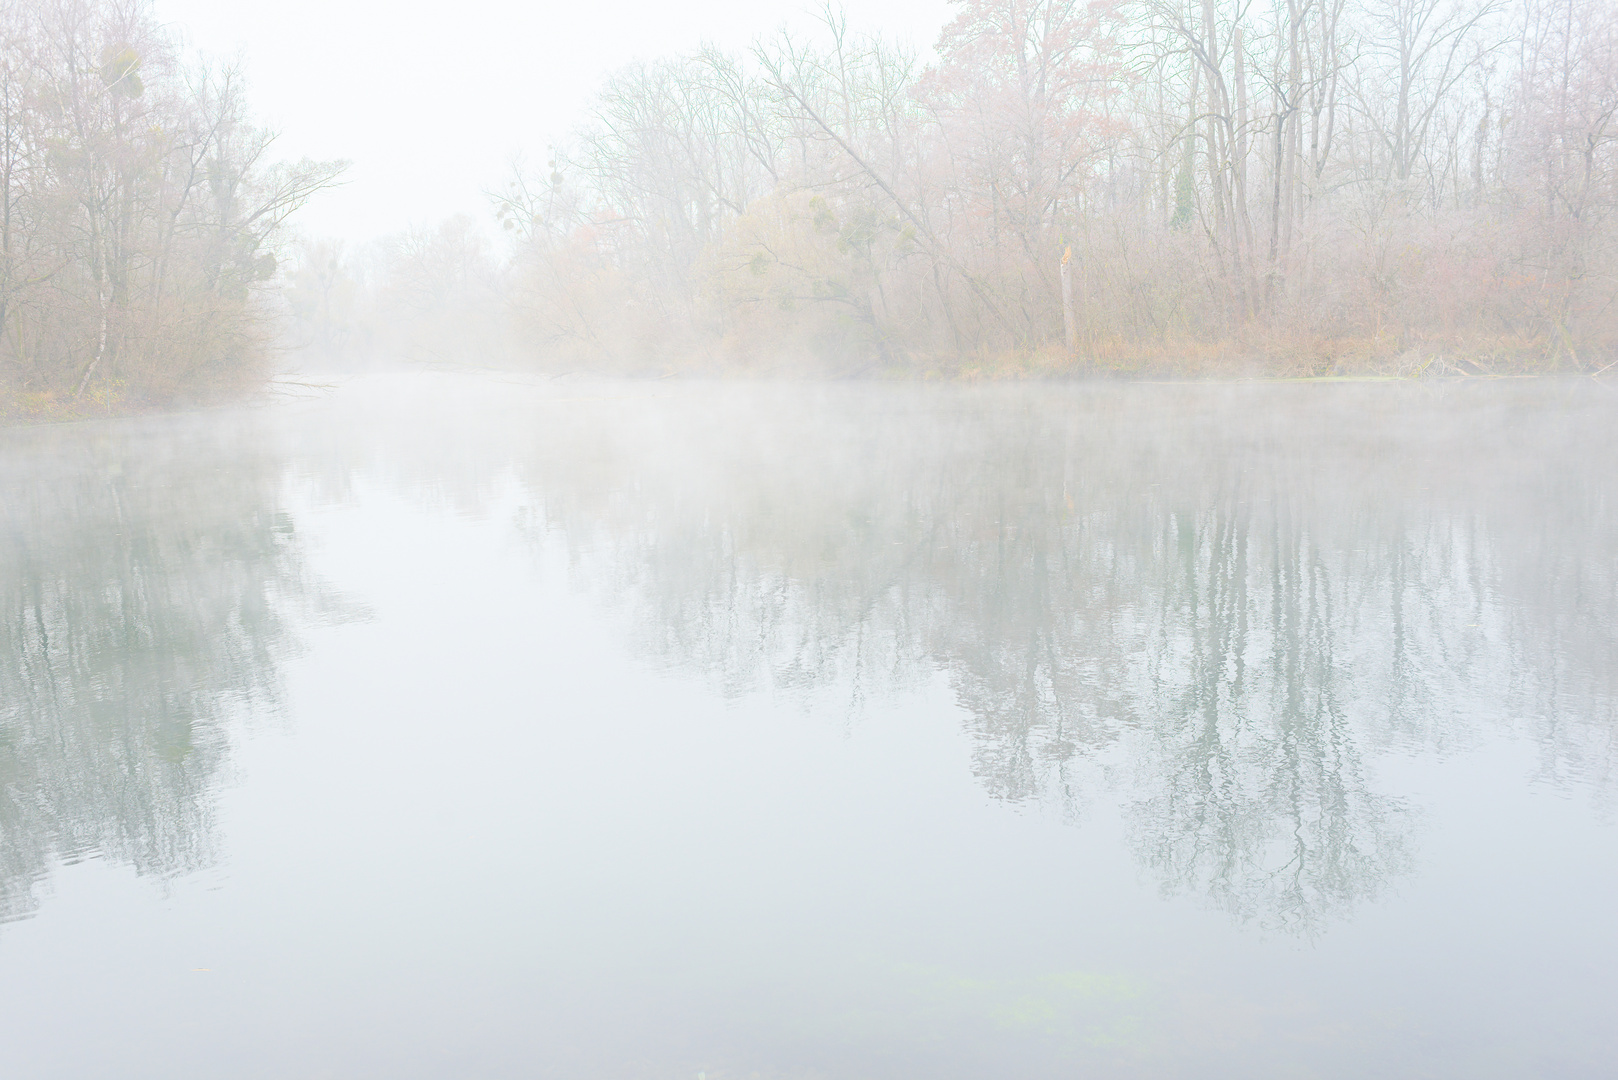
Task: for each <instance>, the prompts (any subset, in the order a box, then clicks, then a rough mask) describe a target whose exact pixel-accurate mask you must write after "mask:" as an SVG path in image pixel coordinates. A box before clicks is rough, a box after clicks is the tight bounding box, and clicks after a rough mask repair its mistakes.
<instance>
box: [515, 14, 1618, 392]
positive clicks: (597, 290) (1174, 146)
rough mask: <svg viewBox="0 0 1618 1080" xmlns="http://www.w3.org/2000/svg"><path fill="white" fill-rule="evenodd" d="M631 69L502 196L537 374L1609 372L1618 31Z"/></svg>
mask: <svg viewBox="0 0 1618 1080" xmlns="http://www.w3.org/2000/svg"><path fill="white" fill-rule="evenodd" d="M825 26H826V32H825V34H824V35H823V36H822V37H821V38H820V40H816V41H809V40H799V39H796V38H794V37H792V36H790V35H782V36H779V37H777V38H776V39H774V40H769V41H764V42H761V43H760V44H759V45H758V46H757V47H756V48H755V49H754V50H753V52H752V54H751V55H749V56H744V57H739V56H727V55H723V54H721V53H719V52H716V51H711V50H710V51H704V52H700V53H697V54H695V55H688V56H678V57H671V58H667V59H662V60H657V61H653V62H648V63H644V64H640V65H636V66H634V67H631V68H629V69H627V70H625V71H622V72H620V73H619V74H617V75H616V76H614V77H613V78H612V79H611V80H610V81H608V83H607V84H606V86H605V87H604V88H603V89H602V91H601V93H600V95H599V98H598V99H597V101H596V104H595V106H594V110H593V113H592V115H591V116H590V118H589V120H588V121H587V122H586V123H585V124H584V125H583V126H582V127H581V128H580V129H579V131H578V133H577V135H576V136H575V137H574V138H573V139H572V140H571V141H570V142H569V143H567V144H566V145H560V146H557V147H555V148H554V150H553V153H552V155H551V156H550V158H549V159H548V160H547V161H546V162H545V164H544V165H543V167H542V168H540V169H538V170H537V171H536V170H528V171H524V172H522V173H521V174H520V175H518V176H517V177H515V178H514V180H513V181H512V182H511V184H510V185H509V187H507V188H506V189H505V190H504V191H503V192H501V193H500V197H499V202H500V206H499V209H500V212H501V217H502V220H503V221H504V222H505V224H506V225H507V227H508V228H510V229H511V230H513V231H514V232H515V233H516V234H517V235H518V236H519V237H520V240H521V254H520V256H519V265H518V267H517V270H516V274H515V280H514V282H513V284H514V287H515V288H516V289H517V298H516V299H517V305H518V309H519V312H520V318H521V325H522V327H523V328H524V332H523V334H522V338H523V340H525V341H526V342H527V344H528V346H529V348H531V349H533V350H535V351H538V352H542V353H555V352H557V351H572V352H575V353H576V354H577V355H578V356H579V357H580V358H581V359H585V358H589V359H597V360H599V359H604V358H605V359H610V360H615V361H616V362H618V363H620V364H624V365H643V364H645V363H646V362H647V358H648V357H650V356H653V355H655V356H658V357H660V358H661V361H662V362H663V363H664V364H667V365H670V366H676V367H677V366H679V365H680V363H681V362H682V359H683V358H685V357H688V356H691V355H697V354H701V353H702V352H703V351H704V350H706V349H709V348H711V347H713V346H717V348H718V351H719V352H720V354H721V355H723V356H725V357H727V358H729V359H730V360H731V361H732V362H735V363H743V364H747V365H752V366H758V365H765V366H768V365H772V364H776V363H779V362H781V361H782V360H783V359H787V358H792V357H799V358H807V359H810V360H812V361H814V362H816V363H817V364H818V365H819V366H821V367H823V368H830V369H833V370H843V371H848V370H861V369H882V368H893V367H900V368H910V369H916V368H920V369H924V370H932V369H940V370H951V369H957V370H958V369H960V368H962V367H963V366H964V367H968V368H970V367H979V366H985V365H995V364H1003V363H1004V362H1005V361H1006V360H1008V359H1010V360H1013V361H1016V362H1017V365H1016V366H1024V367H1030V366H1031V367H1033V368H1036V369H1037V368H1042V367H1043V368H1055V369H1066V368H1073V367H1078V368H1080V369H1082V368H1085V367H1096V368H1101V369H1108V368H1125V369H1128V368H1141V367H1168V368H1172V369H1179V370H1192V369H1195V370H1220V369H1221V368H1224V369H1233V367H1232V366H1233V365H1234V369H1239V368H1242V367H1244V366H1246V367H1251V365H1252V363H1253V362H1254V361H1255V360H1257V361H1262V362H1263V363H1264V365H1265V366H1266V367H1268V368H1269V369H1270V370H1280V371H1289V372H1316V373H1318V372H1321V371H1330V370H1334V369H1337V370H1341V369H1343V368H1349V369H1353V368H1356V367H1361V366H1365V365H1377V366H1380V367H1381V368H1382V369H1383V370H1398V371H1403V372H1406V373H1410V372H1414V371H1417V370H1423V369H1429V370H1431V371H1433V372H1437V371H1452V372H1458V371H1468V372H1471V371H1478V370H1498V369H1501V368H1503V367H1506V366H1510V367H1514V368H1521V367H1522V366H1525V365H1526V366H1529V367H1532V368H1536V369H1543V368H1545V367H1551V366H1555V367H1563V368H1571V369H1584V370H1595V369H1598V368H1600V367H1601V366H1602V365H1604V364H1606V363H1608V362H1609V360H1610V359H1611V356H1610V353H1611V351H1612V346H1613V344H1614V342H1615V340H1618V311H1615V310H1614V305H1613V301H1614V294H1615V291H1618V290H1615V281H1614V276H1613V274H1614V269H1615V261H1614V260H1615V248H1614V241H1615V239H1618V234H1615V231H1614V224H1615V222H1614V209H1615V198H1618V116H1615V114H1618V7H1615V5H1613V4H1612V3H1610V2H1608V0H1513V2H1511V3H1505V2H1503V0H1273V2H1271V3H1267V4H1250V3H1246V2H1235V0H1200V2H1189V3H1188V2H1186V0H1094V2H1084V0H957V2H956V14H955V17H954V19H953V21H951V22H950V23H949V24H948V25H947V26H946V27H945V28H944V30H943V32H942V34H941V36H940V37H939V39H938V42H937V47H936V52H937V60H936V62H935V63H932V64H929V65H921V64H919V63H918V62H917V60H916V59H915V57H914V55H913V54H912V53H911V52H909V51H907V50H906V49H905V48H903V47H901V46H896V45H893V44H890V43H888V42H885V41H883V40H880V39H877V38H873V37H864V36H861V35H859V34H857V33H855V32H853V31H851V30H850V29H848V28H847V26H846V24H845V22H844V20H843V18H842V17H841V16H840V15H838V14H836V13H835V12H833V11H829V10H828V12H827V14H826V18H825Z"/></svg>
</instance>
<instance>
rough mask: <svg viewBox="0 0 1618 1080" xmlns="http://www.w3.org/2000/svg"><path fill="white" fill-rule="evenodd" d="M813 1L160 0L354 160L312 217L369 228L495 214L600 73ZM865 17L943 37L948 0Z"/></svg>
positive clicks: (776, 21)
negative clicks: (504, 190)
mask: <svg viewBox="0 0 1618 1080" xmlns="http://www.w3.org/2000/svg"><path fill="white" fill-rule="evenodd" d="M812 6H813V0H699V2H696V3H688V4H680V3H669V2H666V0H665V2H647V0H627V2H620V3H611V4H608V3H601V2H599V0H570V2H556V0H540V2H537V3H534V2H530V3H521V2H511V0H463V2H460V3H448V4H445V3H431V4H428V3H424V2H421V0H392V2H389V3H378V2H375V0H282V2H281V3H277V4H273V5H272V4H264V3H262V2H259V0H255V2H252V3H248V2H245V0H157V10H158V14H159V16H160V17H161V18H162V19H164V20H165V21H166V22H169V23H171V24H174V25H177V26H178V27H181V28H183V30H184V32H185V34H186V37H187V38H188V39H189V41H190V42H191V44H192V45H193V46H195V47H196V48H199V49H202V50H203V51H205V52H208V53H210V54H213V55H215V56H224V55H229V54H233V53H235V52H237V51H240V52H242V53H243V54H244V55H245V57H246V60H247V71H248V75H249V78H250V80H251V84H252V98H253V103H254V106H255V108H256V110H257V112H258V114H259V116H260V117H262V118H263V119H264V120H265V121H267V122H268V123H269V124H270V125H271V126H272V127H274V128H276V129H277V130H279V131H280V132H281V133H282V136H281V143H280V147H281V153H282V156H286V157H294V158H295V157H301V156H303V155H306V154H307V155H309V156H311V157H316V158H348V159H349V160H351V161H352V162H353V163H354V164H353V167H352V169H351V170H350V173H349V183H348V184H347V185H346V186H345V187H344V188H342V189H341V190H339V191H336V192H328V193H326V194H324V195H322V196H320V197H319V198H318V200H317V201H316V202H315V203H312V204H311V205H310V206H309V207H307V208H306V209H305V210H304V212H303V213H302V214H301V215H300V217H299V225H300V227H301V229H302V230H303V231H304V232H306V233H309V234H314V235H331V236H341V237H345V238H347V239H350V240H363V239H367V238H369V237H372V236H377V235H381V234H384V233H388V232H393V231H395V230H398V229H402V228H404V227H405V226H407V225H409V224H411V223H413V222H415V223H431V222H435V221H437V220H439V219H441V218H443V217H445V216H447V215H448V214H451V213H455V212H457V211H464V212H469V213H474V214H478V215H480V216H481V215H485V214H486V205H487V204H486V200H485V199H484V198H483V195H482V192H483V191H484V190H485V189H486V188H490V187H494V186H497V185H498V184H499V183H500V181H501V179H502V177H503V176H504V175H505V173H506V171H507V163H508V161H509V160H510V158H511V155H512V154H513V153H514V152H515V151H517V150H519V149H521V150H527V151H528V152H529V155H530V156H531V157H535V158H539V157H542V156H543V154H544V150H545V144H546V142H547V140H548V139H550V138H553V137H555V136H557V135H559V134H563V133H565V132H566V130H567V129H568V128H570V127H571V126H572V125H573V124H574V123H575V122H576V120H577V118H578V117H579V115H580V112H581V110H582V109H583V107H584V106H585V105H586V104H587V103H588V100H589V98H590V95H591V94H592V93H593V92H594V90H595V88H596V87H597V86H598V85H599V84H600V82H601V80H602V78H603V77H604V76H605V75H606V74H608V73H609V72H611V71H613V70H614V69H616V68H619V67H622V66H623V65H624V64H627V63H629V62H631V61H633V60H635V59H638V58H650V57H655V56H660V55H666V54H668V53H672V52H679V51H683V50H688V49H692V48H695V47H697V46H698V45H699V44H701V43H702V42H703V41H711V42H714V43H716V44H718V45H720V46H722V47H725V48H734V49H740V48H744V47H746V46H747V45H748V44H749V43H751V42H752V41H753V39H755V38H756V37H758V36H760V35H767V34H771V33H773V32H774V31H776V30H777V29H778V28H780V27H781V26H783V25H794V26H806V25H807V24H808V23H809V21H810V16H809V15H808V12H809V10H810V9H811V8H812ZM846 7H847V10H848V13H849V22H850V24H851V26H852V27H854V28H857V29H862V30H880V31H882V32H883V33H884V34H886V35H888V36H890V37H898V38H902V39H904V40H906V41H908V42H909V43H910V44H912V45H914V46H916V47H917V48H918V49H921V50H928V49H930V47H931V45H932V44H933V42H934V41H935V39H936V38H937V36H938V31H939V29H940V28H941V27H942V26H943V24H944V22H945V21H946V20H947V19H948V18H949V15H950V9H949V5H948V3H947V0H862V2H860V3H857V4H856V3H849V4H847V5H846Z"/></svg>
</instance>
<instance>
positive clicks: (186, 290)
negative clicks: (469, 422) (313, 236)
mask: <svg viewBox="0 0 1618 1080" xmlns="http://www.w3.org/2000/svg"><path fill="white" fill-rule="evenodd" d="M273 140H274V135H273V133H272V132H270V131H267V130H265V129H264V128H262V127H260V126H258V125H256V124H255V123H254V122H253V118H252V116H251V114H250V112H249V110H248V106H247V102H246V98H245V87H244V82H243V79H242V75H241V71H240V70H239V68H238V67H236V66H233V65H230V64H226V65H219V64H211V63H206V62H203V61H199V60H192V59H187V58H186V57H185V56H184V55H183V52H182V49H181V47H180V44H179V42H178V41H177V40H176V38H175V37H174V35H173V34H172V33H171V32H170V31H169V30H167V29H166V28H165V27H164V26H162V25H161V24H160V23H159V22H158V20H157V19H156V17H155V15H154V14H153V12H152V9H151V6H150V4H149V3H146V2H144V0H0V402H4V403H5V406H3V407H0V411H10V410H12V409H20V410H21V411H23V412H25V413H27V412H36V413H37V412H41V411H44V412H49V411H51V410H52V409H61V408H73V407H75V406H76V407H80V408H83V407H89V406H91V405H94V404H101V405H106V406H107V407H108V408H111V407H113V405H114V404H115V403H121V402H165V401H172V400H175V399H177V398H193V399H197V398H206V397H208V396H212V395H217V394H222V393H227V392H230V391H233V390H237V389H240V388H243V387H246V386H250V385H253V384H254V383H255V382H257V381H258V380H259V379H261V378H262V376H263V373H264V368H263V363H264V359H265V356H266V351H267V349H268V347H269V344H270V340H271V337H272V334H273V327H272V324H271V321H270V316H271V308H270V305H269V303H268V298H267V295H266V287H267V286H270V285H272V284H273V279H274V278H275V277H276V269H277V242H278V238H279V235H280V232H281V227H282V225H283V223H284V222H285V220H286V218H287V215H288V214H290V213H291V212H292V211H293V210H295V209H296V208H297V207H298V206H299V205H301V204H302V203H303V202H304V201H305V200H306V199H307V198H308V197H309V196H310V195H311V194H312V193H314V192H315V191H316V190H318V189H320V188H321V187H323V186H325V185H328V184H330V183H331V182H332V181H333V180H334V179H335V178H336V177H337V175H338V174H339V173H340V171H341V168H342V166H341V164H340V163H330V162H311V161H303V162H300V163H297V164H285V163H276V162H274V161H273V160H272V156H271V149H272V143H273Z"/></svg>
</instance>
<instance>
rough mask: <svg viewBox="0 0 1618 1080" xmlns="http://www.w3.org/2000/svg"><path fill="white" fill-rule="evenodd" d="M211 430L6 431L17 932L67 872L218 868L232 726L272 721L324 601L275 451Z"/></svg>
mask: <svg viewBox="0 0 1618 1080" xmlns="http://www.w3.org/2000/svg"><path fill="white" fill-rule="evenodd" d="M241 424H242V422H241V420H240V418H233V420H232V423H231V424H230V425H228V427H221V426H216V425H215V424H213V423H212V422H209V421H205V420H200V419H198V420H194V421H190V422H187V421H186V420H184V419H183V418H182V419H179V420H168V421H161V422H160V421H153V422H150V423H149V424H147V423H126V424H120V425H110V426H107V427H101V426H98V425H74V426H69V427H61V428H44V429H34V430H24V431H15V432H11V433H9V434H7V435H6V441H5V443H4V447H3V449H4V454H5V461H6V468H5V469H4V470H3V472H0V566H3V567H4V571H5V572H4V574H3V575H0V656H4V657H5V662H4V663H0V860H3V861H0V920H3V919H11V918H17V917H20V916H24V915H27V914H29V913H31V912H32V911H33V909H34V907H35V905H36V903H37V892H38V889H39V886H40V885H41V883H42V882H43V881H44V879H45V877H46V875H47V873H48V871H49V869H50V867H51V866H52V864H53V863H55V862H57V861H66V862H75V861H78V860H80V859H84V858H89V857H94V856H102V857H105V858H108V859H112V860H116V861H118V862H121V863H125V864H128V865H129V866H131V867H133V868H134V869H135V870H136V871H137V872H138V873H141V874H149V875H156V876H168V875H173V874H177V873H182V872H185V871H189V870H193V869H196V868H198V867H200V866H203V865H206V864H207V863H208V862H209V861H210V860H211V859H212V858H213V857H214V831H213V827H212V820H213V811H212V806H213V802H212V789H213V786H214V785H215V783H216V780H217V778H218V776H219V774H220V772H221V770H222V769H223V768H224V767H225V765H226V761H227V758H228V756H229V735H228V731H227V723H226V722H227V720H228V719H229V718H230V717H231V716H232V715H234V714H236V713H238V712H239V711H240V710H244V709H272V708H274V707H275V706H276V704H277V701H278V695H279V690H280V688H279V675H278V672H279V664H280V661H281V660H282V659H283V658H284V657H285V656H286V655H287V654H288V652H289V651H290V650H291V649H292V648H293V645H294V640H293V634H292V626H293V622H294V620H293V618H292V617H291V616H290V615H289V612H290V611H291V609H292V608H293V607H298V606H301V607H306V606H307V605H309V604H311V603H314V602H316V601H318V600H319V590H315V589H312V588H311V586H310V583H309V581H308V579H307V577H306V575H305V571H304V566H303V561H302V557H301V555H300V553H299V549H298V540H297V536H296V534H295V532H294V530H293V525H292V520H291V517H290V516H289V514H288V513H287V512H286V511H285V510H284V509H283V508H282V506H281V475H282V471H283V469H284V461H283V460H282V459H281V458H280V457H279V456H278V454H277V447H276V446H275V445H274V444H273V441H271V440H267V439H266V438H264V437H263V435H262V433H258V434H255V433H254V432H253V431H252V430H246V431H244V430H243V429H242V427H241Z"/></svg>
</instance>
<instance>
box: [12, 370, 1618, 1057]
mask: <svg viewBox="0 0 1618 1080" xmlns="http://www.w3.org/2000/svg"><path fill="white" fill-rule="evenodd" d="M1615 419H1618V398H1615V397H1614V396H1613V395H1611V394H1610V393H1607V392H1605V391H1603V390H1602V389H1601V388H1600V387H1599V386H1596V385H1593V384H1590V383H1587V382H1571V381H1569V382H1559V381H1533V380H1521V381H1512V382H1496V383H1459V384H1447V385H1445V384H1441V385H1436V386H1434V385H1414V384H1338V385H1286V384H1267V385H1235V386H1230V385H1227V386H1208V385H1156V386H1154V385H1120V386H1049V385H1034V386H987V387H982V386H936V387H934V386H916V385H903V386H898V385H896V386H884V385H863V386H860V385H845V386H809V385H771V384H761V385H731V386H712V385H690V384H678V383H660V384H585V383H578V382H573V381H570V380H557V381H552V382H528V381H524V380H521V379H515V378H498V377H478V376H464V377H457V376H447V375H424V376H420V377H415V376H412V377H402V378H401V377H395V378H381V379H370V380H361V381H357V382H354V383H351V384H347V385H345V386H343V387H342V388H341V389H339V390H338V391H336V392H335V393H332V394H330V395H326V396H322V397H319V398H316V399H312V400H307V401H301V402H283V403H280V404H277V405H274V406H269V407H263V408H258V409H250V410H243V411H240V412H235V413H228V414H198V415H190V416H176V417H164V418H147V419H140V420H131V421H119V422H107V423H92V424H76V425H64V426H58V427H49V428H36V429H24V430H14V431H10V432H5V433H0V455H3V458H0V462H3V469H0V600H3V601H4V603H3V605H0V657H3V658H4V664H3V665H0V919H4V920H6V921H5V922H4V923H3V924H0V1042H3V1044H4V1045H5V1046H6V1047H7V1054H8V1057H12V1058H13V1059H14V1060H16V1061H18V1062H20V1063H22V1065H24V1066H26V1067H25V1068H24V1070H23V1072H22V1073H21V1074H22V1075H30V1076H64V1077H66V1076H84V1075H120V1076H129V1077H139V1076H154V1077H155V1076H159V1075H161V1076H165V1077H176V1076H178V1077H189V1076H204V1075H219V1074H220V1071H221V1069H223V1070H224V1071H225V1072H227V1073H229V1074H230V1075H238V1076H265V1077H282V1076H299V1077H305V1076H328V1075H329V1076H343V1077H352V1076H388V1077H395V1076H399V1077H405V1076H411V1077H413V1076H422V1077H429V1076H444V1075H470V1076H489V1077H506V1076H511V1077H518V1076H521V1077H528V1076H604V1077H618V1076H622V1077H642V1076H644V1077H664V1076H667V1077H694V1076H697V1075H698V1074H699V1073H705V1074H706V1075H707V1076H708V1077H709V1078H712V1080H719V1078H723V1077H732V1076H747V1075H751V1074H754V1073H756V1074H758V1075H760V1076H764V1077H844V1076H848V1077H866V1076H870V1077H890V1076H891V1077H909V1076H919V1075H926V1076H939V1077H949V1076H959V1077H990V1076H993V1077H1001V1076H1028V1077H1044V1076H1064V1077H1065V1076H1073V1075H1094V1076H1198V1077H1201V1076H1233V1077H1235V1076H1242V1077H1252V1076H1297V1075H1312V1076H1345V1077H1347V1076H1363V1075H1373V1074H1374V1075H1387V1076H1428V1075H1440V1076H1448V1075H1456V1076H1460V1075H1465V1076H1535V1075H1540V1076H1557V1077H1561V1076H1592V1077H1594V1076H1600V1075H1605V1070H1606V1069H1607V1068H1609V1067H1610V1062H1611V1061H1612V1060H1615V1059H1618V1041H1615V1038H1618V1037H1615V1035H1614V1031H1615V1030H1618V1025H1614V1024H1612V1023H1611V1020H1612V1017H1613V1015H1614V1010H1615V1006H1618V985H1615V983H1614V980H1613V977H1612V974H1611V972H1612V971H1613V970H1615V966H1614V965H1615V961H1618V927H1615V925H1614V923H1613V921H1612V920H1611V918H1610V917H1609V916H1608V915H1607V914H1606V913H1605V912H1606V908H1607V902H1606V900H1605V898H1607V897H1610V896H1611V893H1612V889H1613V886H1614V885H1615V884H1618V843H1615V841H1618V834H1615V832H1614V807H1615V803H1614V794H1615V789H1618V775H1615V771H1614V768H1615V764H1618V762H1615V757H1614V755H1615V753H1618V749H1615V746H1614V738H1613V736H1614V731H1615V726H1618V716H1615V712H1614V708H1615V700H1618V683H1615V679H1618V507H1615V505H1614V500H1613V495H1614V494H1615V493H1618V468H1615V466H1618V441H1615V439H1614V438H1613V435H1612V432H1613V421H1614V420H1615Z"/></svg>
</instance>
